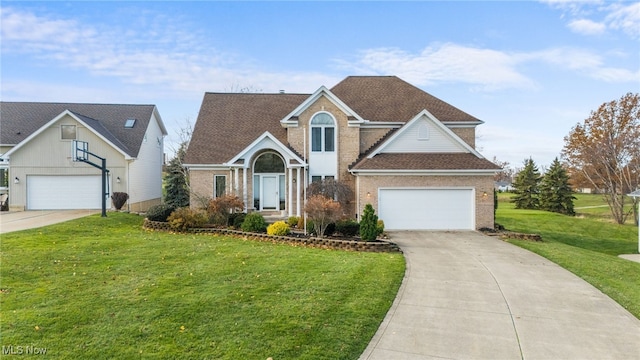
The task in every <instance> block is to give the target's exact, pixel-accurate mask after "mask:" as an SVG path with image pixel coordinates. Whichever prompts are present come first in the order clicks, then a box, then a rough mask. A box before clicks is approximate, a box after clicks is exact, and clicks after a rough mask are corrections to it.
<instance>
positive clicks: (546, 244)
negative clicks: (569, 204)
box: [496, 194, 640, 318]
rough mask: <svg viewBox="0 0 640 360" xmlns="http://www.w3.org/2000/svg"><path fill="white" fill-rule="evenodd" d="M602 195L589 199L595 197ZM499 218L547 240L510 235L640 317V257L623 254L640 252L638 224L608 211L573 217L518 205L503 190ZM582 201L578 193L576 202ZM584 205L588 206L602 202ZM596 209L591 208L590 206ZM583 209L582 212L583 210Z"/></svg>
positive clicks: (502, 223) (500, 220) (520, 244)
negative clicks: (638, 260) (615, 220)
mask: <svg viewBox="0 0 640 360" xmlns="http://www.w3.org/2000/svg"><path fill="white" fill-rule="evenodd" d="M595 197H599V196H597V195H590V196H588V197H586V198H585V201H590V202H592V203H593V202H595V201H594V199H595ZM499 201H500V205H499V207H498V211H497V216H496V221H497V222H498V223H499V224H501V225H503V226H505V227H506V228H507V229H509V230H513V231H518V232H524V233H537V234H540V235H541V236H542V239H543V242H531V241H518V240H509V241H510V242H512V243H514V244H516V245H518V246H521V247H523V248H526V249H529V250H531V251H533V252H535V253H537V254H540V255H542V256H544V257H546V258H548V259H549V260H551V261H553V262H555V263H557V264H558V265H560V266H562V267H564V268H566V269H568V270H569V271H571V272H573V273H574V274H576V275H578V276H580V277H581V278H583V279H584V280H586V281H587V282H589V283H591V284H592V285H594V286H595V287H596V288H598V289H600V290H601V291H602V292H603V293H605V294H607V295H608V296H609V297H611V298H612V299H614V300H615V301H617V302H618V303H619V304H620V305H622V306H623V307H624V308H626V309H627V310H629V312H631V313H632V314H633V315H634V316H636V317H637V318H640V276H639V274H640V263H636V262H632V261H628V260H624V259H621V258H619V257H618V255H620V254H637V253H638V228H637V227H636V226H635V225H633V224H625V225H618V224H615V223H613V222H612V221H610V219H607V218H606V217H598V216H597V214H595V213H591V216H586V217H585V216H582V217H581V216H578V217H570V216H564V215H560V214H555V213H550V212H545V211H537V210H516V209H514V208H513V204H511V203H509V202H508V197H507V196H506V195H504V194H501V195H500V199H499ZM579 201H581V199H578V200H577V201H576V203H578V202H579ZM597 205H598V204H597V203H596V204H595V205H585V206H597ZM585 210H591V209H585ZM580 211H583V210H578V213H579V215H580Z"/></svg>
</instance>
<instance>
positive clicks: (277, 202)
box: [253, 151, 285, 211]
mask: <svg viewBox="0 0 640 360" xmlns="http://www.w3.org/2000/svg"><path fill="white" fill-rule="evenodd" d="M253 206H254V209H256V210H258V211H261V210H271V211H280V210H285V166H284V160H283V159H282V157H280V155H278V154H277V153H275V152H271V151H267V152H264V153H262V154H260V155H259V156H258V157H257V158H256V160H255V162H254V164H253Z"/></svg>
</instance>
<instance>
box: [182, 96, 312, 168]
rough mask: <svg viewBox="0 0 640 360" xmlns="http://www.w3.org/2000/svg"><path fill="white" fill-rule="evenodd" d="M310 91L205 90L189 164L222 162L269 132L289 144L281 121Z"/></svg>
mask: <svg viewBox="0 0 640 360" xmlns="http://www.w3.org/2000/svg"><path fill="white" fill-rule="evenodd" d="M307 97H309V95H308V94H280V93H278V94H262V93H205V95H204V99H203V100H202V106H201V107H200V112H199V113H198V119H197V121H196V125H195V127H194V129H193V135H192V137H191V141H190V142H189V148H188V149H187V154H186V155H185V159H184V163H186V164H223V163H225V162H227V161H229V160H230V159H232V158H233V157H234V156H236V155H237V154H238V153H239V152H240V151H242V150H243V149H244V148H246V147H247V146H248V145H250V144H251V143H252V142H253V141H255V140H256V139H257V138H258V137H260V136H261V135H262V134H264V132H265V131H268V132H269V133H270V134H271V135H273V136H274V137H275V138H276V139H278V140H279V141H280V142H282V143H283V144H285V145H286V144H288V141H287V130H286V129H285V128H283V127H282V126H281V125H280V120H281V119H282V118H283V117H284V116H285V115H287V114H288V113H289V112H290V111H291V110H292V109H294V108H295V107H296V106H298V105H299V104H300V103H302V102H303V101H304V100H305V99H306V98H307Z"/></svg>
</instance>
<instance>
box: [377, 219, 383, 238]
mask: <svg viewBox="0 0 640 360" xmlns="http://www.w3.org/2000/svg"><path fill="white" fill-rule="evenodd" d="M376 230H377V233H378V236H380V235H382V233H383V232H384V221H382V220H380V219H378V222H377V223H376Z"/></svg>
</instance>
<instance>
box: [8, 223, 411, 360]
mask: <svg viewBox="0 0 640 360" xmlns="http://www.w3.org/2000/svg"><path fill="white" fill-rule="evenodd" d="M141 223H142V218H140V217H138V216H136V215H130V214H123V213H110V214H109V216H108V217H107V218H101V217H99V216H90V217H87V218H83V219H78V220H74V221H70V222H67V223H63V224H57V225H53V226H49V227H45V228H41V229H34V230H28V231H23V232H17V233H10V234H5V235H3V236H2V248H1V250H2V252H1V255H2V267H1V269H0V274H1V284H0V288H1V289H2V290H1V292H0V300H2V302H1V306H2V308H1V310H2V311H1V316H2V319H1V325H0V326H1V328H0V334H1V338H0V340H1V343H2V345H4V346H8V345H14V346H26V345H34V346H36V347H39V348H46V349H47V355H48V356H49V357H51V358H57V359H62V358H67V359H75V358H87V359H89V358H91V359H115V358H120V359H122V358H144V359H154V358H156V359H167V358H172V359H193V358H198V359H205V358H206V359H266V358H268V357H273V358H274V359H292V358H296V359H354V358H357V357H358V356H359V355H360V354H361V353H362V351H363V350H364V348H365V347H366V345H367V344H368V342H369V341H370V339H371V337H372V336H373V334H374V333H375V331H376V330H377V328H378V326H379V324H380V322H381V321H382V319H383V318H384V316H385V314H386V312H387V310H388V309H389V307H390V305H391V303H392V302H393V299H394V298H395V295H396V292H397V290H398V287H399V286H400V283H401V281H402V277H403V274H404V258H403V257H402V255H401V254H375V253H356V252H342V251H335V250H320V249H311V248H305V247H294V246H290V245H283V244H272V243H267V242H257V241H247V240H242V239H237V238H228V237H220V236H210V235H180V234H168V233H161V232H149V231H145V230H142V229H141Z"/></svg>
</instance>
